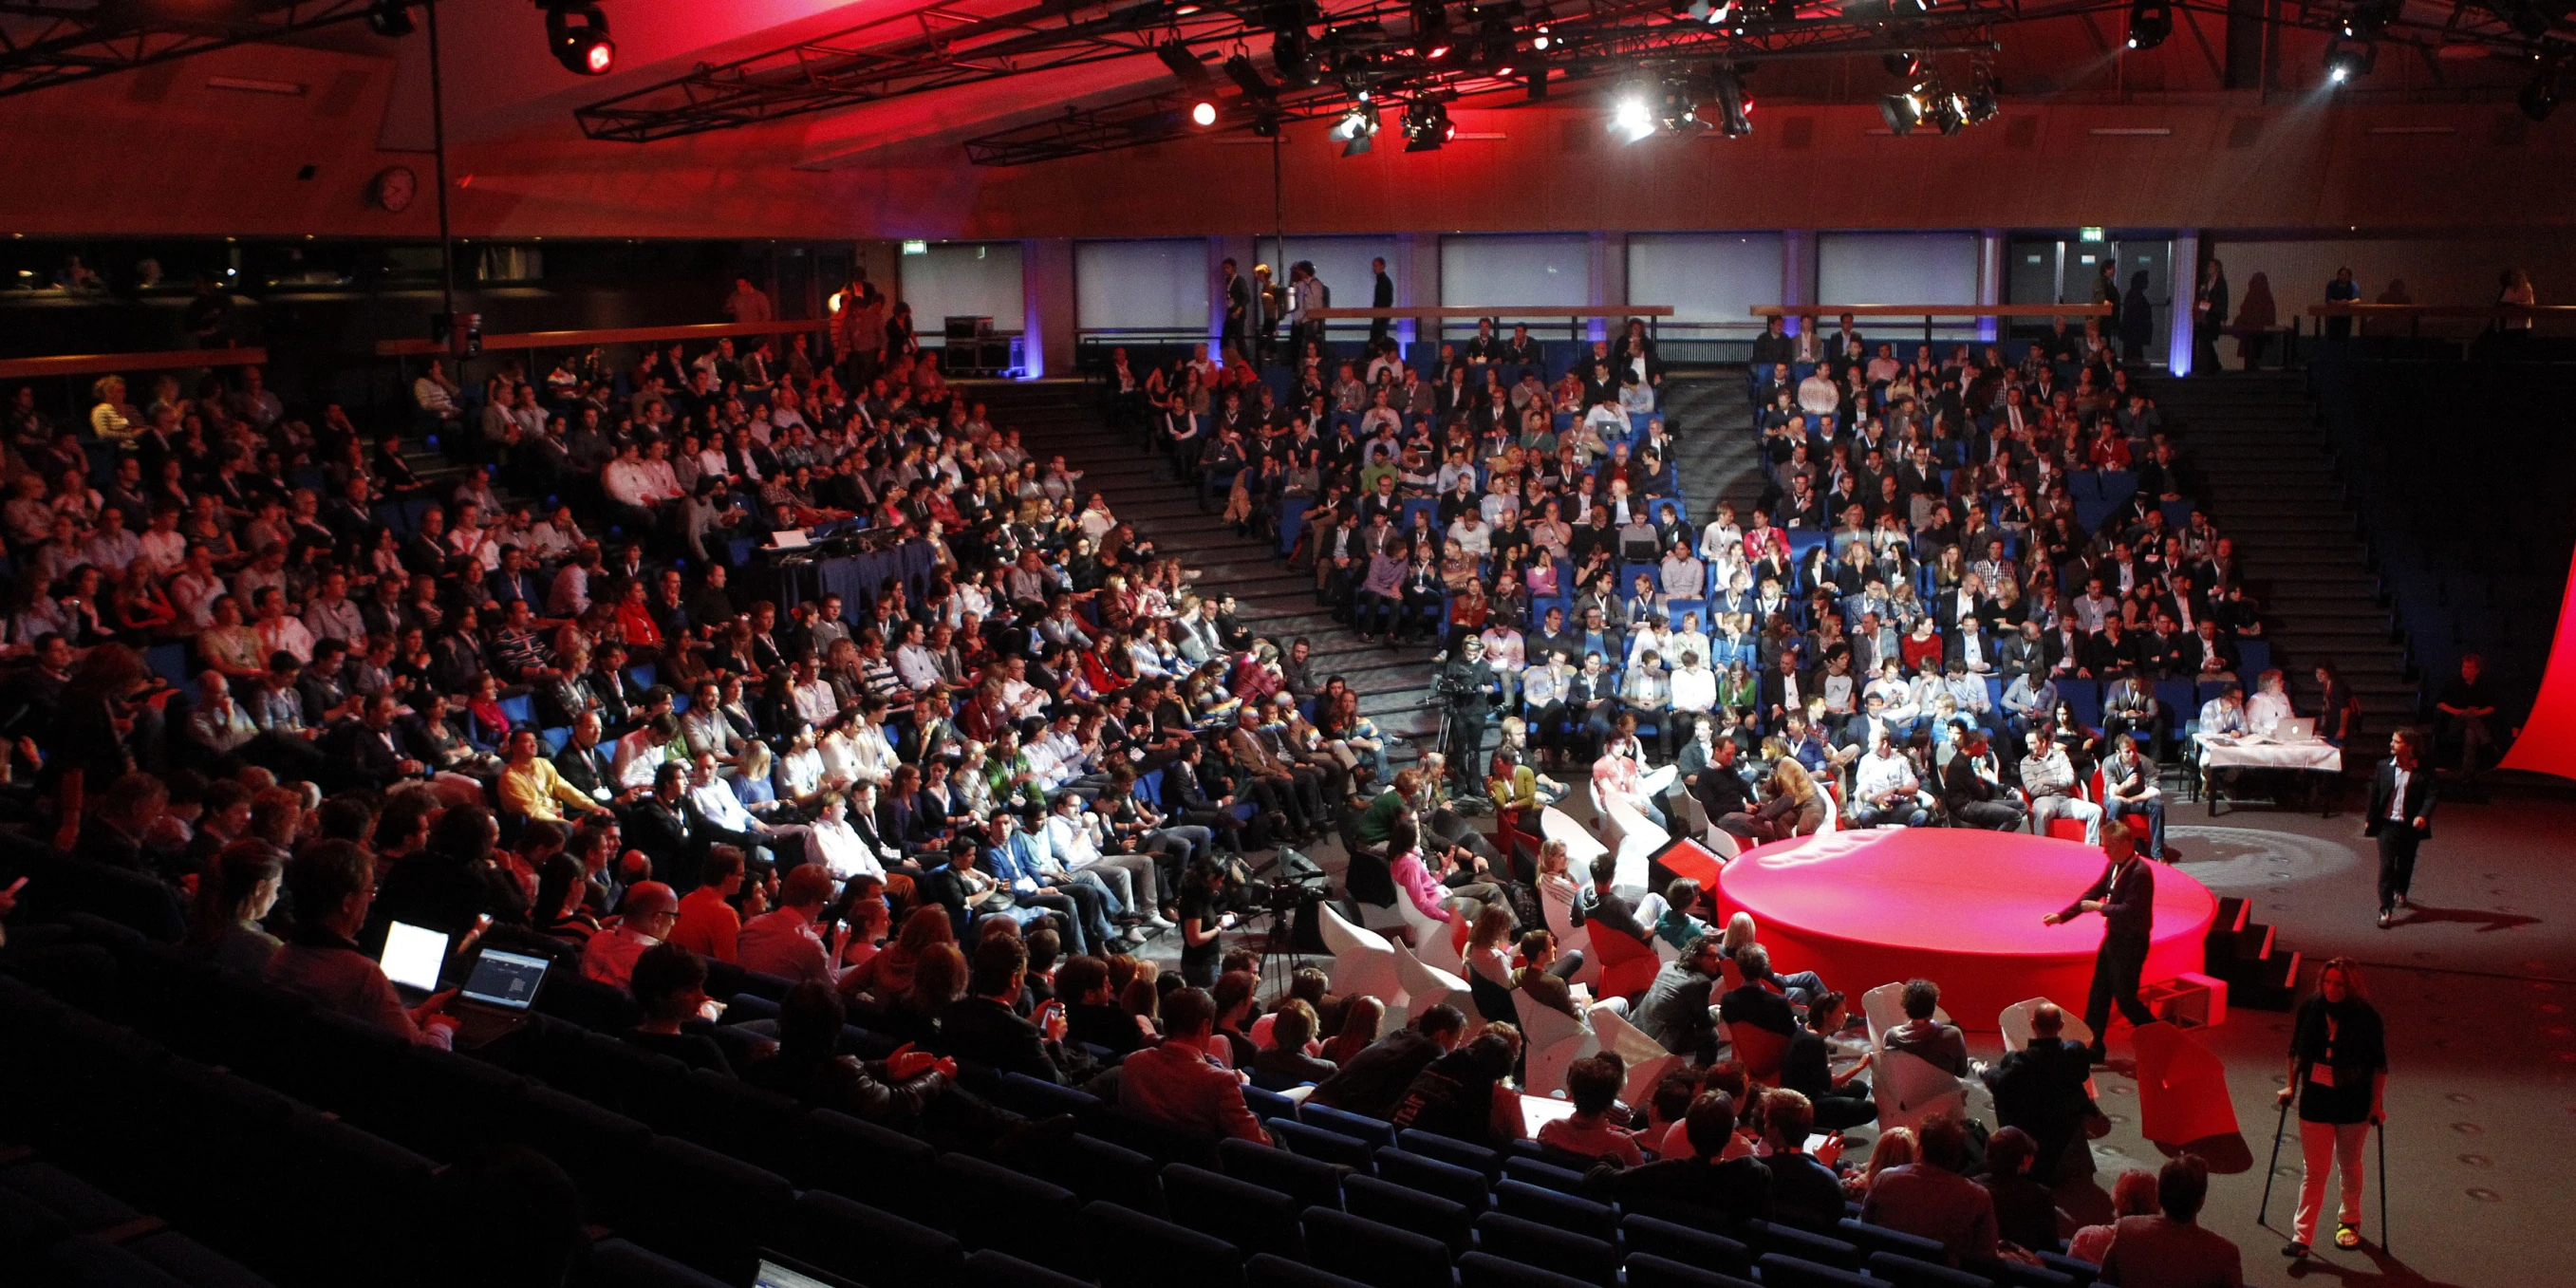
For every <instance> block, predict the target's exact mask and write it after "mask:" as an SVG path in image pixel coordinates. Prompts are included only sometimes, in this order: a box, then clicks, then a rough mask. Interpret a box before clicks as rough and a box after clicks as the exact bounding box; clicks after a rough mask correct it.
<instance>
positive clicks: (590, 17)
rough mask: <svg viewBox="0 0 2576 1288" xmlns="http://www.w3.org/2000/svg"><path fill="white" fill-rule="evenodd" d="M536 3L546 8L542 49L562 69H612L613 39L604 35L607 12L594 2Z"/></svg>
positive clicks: (596, 72)
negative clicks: (600, 9) (544, 39)
mask: <svg viewBox="0 0 2576 1288" xmlns="http://www.w3.org/2000/svg"><path fill="white" fill-rule="evenodd" d="M538 7H539V8H542V9H544V10H545V11H546V50H547V52H549V53H552V54H553V55H554V56H555V61H556V62H559V63H562V64H563V65H564V70H566V71H569V72H573V73H575V74H577V75H582V76H605V75H607V74H608V73H609V72H610V71H612V70H615V68H616V66H617V42H615V41H613V40H610V39H609V38H608V15H607V14H604V13H601V12H600V11H599V6H598V5H595V4H583V3H579V2H578V0H538ZM576 20H578V21H576Z"/></svg>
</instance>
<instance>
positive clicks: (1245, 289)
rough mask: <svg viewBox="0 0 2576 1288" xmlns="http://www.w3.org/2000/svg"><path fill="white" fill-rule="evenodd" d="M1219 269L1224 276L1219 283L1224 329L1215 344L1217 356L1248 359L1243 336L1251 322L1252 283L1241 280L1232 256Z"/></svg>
mask: <svg viewBox="0 0 2576 1288" xmlns="http://www.w3.org/2000/svg"><path fill="white" fill-rule="evenodd" d="M1219 268H1220V269H1221V270H1222V271H1223V273H1224V274H1225V277H1224V280H1223V281H1222V282H1221V283H1219V289H1220V290H1222V291H1224V292H1225V327H1224V330H1223V331H1222V332H1221V334H1220V336H1219V339H1218V342H1217V356H1218V357H1219V358H1220V359H1229V360H1230V359H1231V358H1232V357H1233V356H1234V355H1236V354H1242V355H1243V356H1244V357H1245V358H1246V359H1249V358H1250V357H1251V356H1252V353H1251V350H1249V349H1246V348H1245V347H1244V343H1245V342H1244V338H1243V336H1244V331H1245V329H1246V328H1247V326H1248V325H1249V323H1250V322H1251V320H1252V283H1250V282H1247V281H1245V280H1243V274H1242V273H1240V272H1238V271H1236V269H1235V266H1234V259H1233V257H1232V256H1228V257H1227V258H1226V261H1225V262H1224V263H1223V264H1222V265H1219Z"/></svg>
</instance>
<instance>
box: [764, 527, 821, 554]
mask: <svg viewBox="0 0 2576 1288" xmlns="http://www.w3.org/2000/svg"><path fill="white" fill-rule="evenodd" d="M813 544H814V539H813V538H811V537H808V536H806V535H805V530H804V529H803V528H780V529H779V530H778V531H776V532H773V533H770V534H769V548H770V549H772V550H803V549H806V548H807V547H809V546H812V545H813Z"/></svg>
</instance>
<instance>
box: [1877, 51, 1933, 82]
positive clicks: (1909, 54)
mask: <svg viewBox="0 0 2576 1288" xmlns="http://www.w3.org/2000/svg"><path fill="white" fill-rule="evenodd" d="M1878 65H1879V66H1881V67H1884V68H1886V69H1887V74H1888V75H1890V76H1893V77H1896V78H1897V79H1899V80H1903V81H1909V82H1910V81H1912V80H1913V79H1914V76H1915V74H1916V73H1918V72H1920V71H1922V70H1923V59H1922V58H1921V57H1920V56H1918V55H1916V54H1915V52H1914V51H1913V50H1911V49H1896V50H1890V51H1888V52H1887V53H1884V54H1880V55H1879V56H1878Z"/></svg>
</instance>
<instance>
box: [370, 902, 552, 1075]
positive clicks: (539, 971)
mask: <svg viewBox="0 0 2576 1288" xmlns="http://www.w3.org/2000/svg"><path fill="white" fill-rule="evenodd" d="M447 945H448V937H447V936H446V935H444V934H442V933H440V932H438V931H435V930H431V929H428V928H427V927H424V926H414V925H410V924H408V923H405V922H400V921H397V922H394V923H393V924H392V925H389V926H387V927H385V951H384V954H383V956H381V957H380V958H378V961H379V962H380V964H382V965H383V966H384V969H385V978H387V979H389V980H392V981H393V983H394V988H395V991H396V992H398V993H400V994H402V996H403V998H404V1000H405V1001H408V1002H411V1003H413V1004H415V1005H416V1004H418V1003H419V1002H420V1001H421V999H423V998H426V997H428V996H429V995H430V994H432V993H435V992H437V991H438V990H439V983H440V980H441V977H442V976H443V975H444V974H445V972H446V968H447ZM551 965H552V963H551V962H549V961H547V960H546V959H545V958H543V957H535V956H531V955H529V954H526V953H514V952H508V951H505V950H502V949H497V948H487V949H484V950H483V951H482V952H480V953H477V954H475V957H474V966H473V969H472V970H471V971H469V972H467V974H466V977H465V982H464V983H463V984H462V985H460V986H459V987H458V988H457V990H456V998H455V1000H454V1001H452V1002H450V1003H448V1007H447V1013H448V1014H449V1015H452V1016H454V1017H455V1018H456V1020H457V1030H456V1034H455V1037H454V1039H453V1042H454V1045H455V1046H456V1047H457V1048H459V1049H460V1050H471V1049H473V1048H475V1047H479V1046H482V1045H484V1044H485V1043H487V1042H490V1041H492V1040H493V1039H494V1038H497V1037H500V1036H501V1035H502V1034H504V1033H507V1032H509V1031H510V1030H512V1029H514V1028H517V1027H518V1026H519V1024H520V1023H521V1022H522V1021H524V1020H526V1019H527V1017H528V1013H529V1008H530V1007H532V1006H534V1005H535V1004H536V1001H537V990H538V989H539V988H541V987H543V986H544V984H545V982H546V971H547V969H548V968H549V967H550V966H551Z"/></svg>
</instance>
